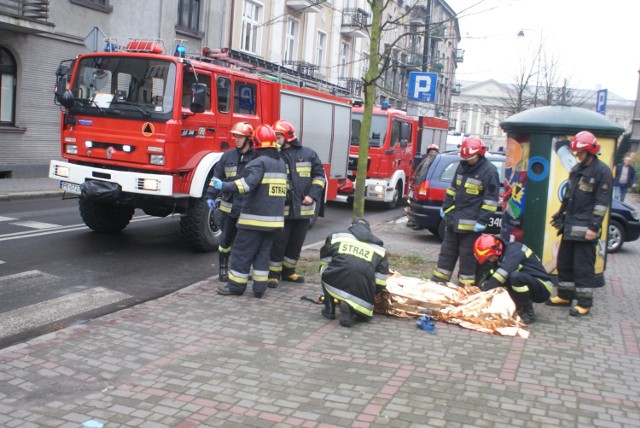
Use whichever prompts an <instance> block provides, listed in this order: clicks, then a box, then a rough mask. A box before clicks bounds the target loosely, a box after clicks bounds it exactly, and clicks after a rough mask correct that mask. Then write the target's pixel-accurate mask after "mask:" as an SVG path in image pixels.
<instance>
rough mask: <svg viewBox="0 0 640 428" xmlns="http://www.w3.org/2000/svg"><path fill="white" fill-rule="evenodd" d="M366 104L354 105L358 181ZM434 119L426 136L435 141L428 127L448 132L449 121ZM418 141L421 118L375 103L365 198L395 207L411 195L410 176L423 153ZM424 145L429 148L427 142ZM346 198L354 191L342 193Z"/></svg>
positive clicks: (352, 164) (352, 162)
mask: <svg viewBox="0 0 640 428" xmlns="http://www.w3.org/2000/svg"><path fill="white" fill-rule="evenodd" d="M363 110H364V109H363V107H362V106H354V107H353V114H352V119H351V148H350V155H349V177H348V179H350V180H352V181H355V180H356V178H357V177H358V176H360V172H359V171H357V164H358V151H359V146H360V128H361V125H362V115H363ZM430 119H432V120H431V122H427V123H426V126H425V125H424V124H423V140H424V139H425V138H427V141H432V140H433V138H434V136H433V135H432V134H429V133H428V132H426V131H425V130H426V129H427V128H429V129H434V130H437V131H438V136H437V140H435V141H436V142H439V140H440V134H443V135H446V132H447V126H448V122H447V121H446V120H445V119H433V118H430ZM420 146H421V145H420V144H419V142H418V118H417V117H416V116H411V115H408V114H407V113H406V112H404V111H402V110H398V109H393V108H386V107H384V106H375V107H374V108H373V114H372V117H371V129H370V132H369V151H368V159H367V172H366V186H365V195H364V197H365V200H367V201H373V202H380V203H384V204H386V205H387V207H388V208H390V209H391V208H395V207H396V206H398V203H399V202H400V201H401V200H402V199H403V198H405V197H406V196H408V192H409V179H410V177H411V176H412V174H413V168H414V166H415V165H416V156H417V155H418V154H419V153H420V150H419V148H420ZM422 146H424V149H425V150H426V147H427V146H428V144H427V145H424V144H423V145H422ZM343 188H349V189H351V188H353V186H343ZM341 196H342V199H345V197H346V198H347V199H348V198H350V197H351V195H350V194H346V193H342V195H341Z"/></svg>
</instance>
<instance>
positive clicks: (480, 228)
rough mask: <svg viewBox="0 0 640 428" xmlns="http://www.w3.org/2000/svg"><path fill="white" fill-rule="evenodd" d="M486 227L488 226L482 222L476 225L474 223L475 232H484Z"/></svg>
mask: <svg viewBox="0 0 640 428" xmlns="http://www.w3.org/2000/svg"><path fill="white" fill-rule="evenodd" d="M486 228H487V226H486V225H484V224H482V223H476V224H475V225H473V231H474V232H482V231H484V230H485V229H486Z"/></svg>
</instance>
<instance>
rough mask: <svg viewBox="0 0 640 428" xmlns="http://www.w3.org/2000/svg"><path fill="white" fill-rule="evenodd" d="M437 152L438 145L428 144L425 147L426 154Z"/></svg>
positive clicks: (438, 150) (438, 151) (438, 149)
mask: <svg viewBox="0 0 640 428" xmlns="http://www.w3.org/2000/svg"><path fill="white" fill-rule="evenodd" d="M437 153H440V147H438V146H437V145H436V144H429V147H427V156H429V155H431V154H437Z"/></svg>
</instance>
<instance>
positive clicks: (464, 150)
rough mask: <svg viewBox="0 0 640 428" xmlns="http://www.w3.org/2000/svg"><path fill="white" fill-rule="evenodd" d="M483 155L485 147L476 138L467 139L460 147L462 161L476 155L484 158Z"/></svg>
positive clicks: (485, 151) (485, 150)
mask: <svg viewBox="0 0 640 428" xmlns="http://www.w3.org/2000/svg"><path fill="white" fill-rule="evenodd" d="M485 153H487V146H485V145H484V143H483V142H482V140H481V139H480V138H478V137H467V138H465V139H464V140H463V141H462V145H461V146H460V157H461V158H462V159H471V158H472V157H474V156H476V155H477V156H484V154H485Z"/></svg>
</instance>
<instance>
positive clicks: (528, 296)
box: [473, 234, 553, 324]
mask: <svg viewBox="0 0 640 428" xmlns="http://www.w3.org/2000/svg"><path fill="white" fill-rule="evenodd" d="M473 254H474V256H475V257H476V259H477V260H478V263H480V264H481V265H482V264H484V263H489V264H491V270H489V273H488V275H487V276H488V278H486V279H485V278H483V279H481V280H480V283H479V284H478V285H479V287H480V288H481V289H482V291H488V290H492V289H494V288H496V287H501V286H502V287H505V288H506V289H507V291H508V292H509V295H510V296H511V299H513V302H514V303H515V304H516V311H517V312H518V315H519V316H520V318H522V321H524V322H525V323H526V324H531V323H534V322H535V321H536V314H535V312H534V311H533V302H536V303H542V302H545V301H546V300H547V299H548V298H549V296H551V290H553V283H552V282H551V277H550V276H549V274H548V273H547V271H546V270H545V269H544V267H543V266H542V262H541V261H540V259H539V258H538V256H536V255H535V253H534V252H533V251H532V250H531V249H530V248H528V247H527V246H526V245H524V244H522V243H520V242H509V243H505V242H503V241H502V240H501V239H499V238H496V237H495V236H493V235H488V234H482V235H480V237H479V238H478V239H476V241H475V243H474V244H473Z"/></svg>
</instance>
